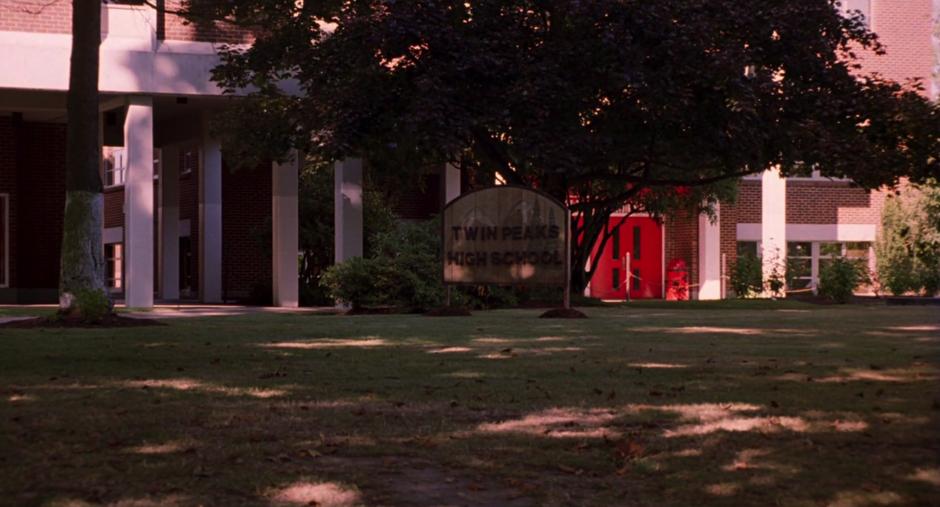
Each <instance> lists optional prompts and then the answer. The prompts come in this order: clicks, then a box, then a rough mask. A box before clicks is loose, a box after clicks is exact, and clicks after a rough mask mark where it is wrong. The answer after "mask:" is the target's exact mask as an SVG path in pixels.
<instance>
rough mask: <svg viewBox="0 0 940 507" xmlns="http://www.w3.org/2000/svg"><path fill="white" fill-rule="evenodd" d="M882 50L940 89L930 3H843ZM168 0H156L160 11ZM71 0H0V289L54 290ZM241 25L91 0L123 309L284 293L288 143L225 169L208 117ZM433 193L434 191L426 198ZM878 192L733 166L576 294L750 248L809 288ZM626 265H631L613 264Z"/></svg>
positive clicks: (343, 182)
mask: <svg viewBox="0 0 940 507" xmlns="http://www.w3.org/2000/svg"><path fill="white" fill-rule="evenodd" d="M847 3H848V4H849V6H850V7H851V8H853V9H860V10H862V11H863V12H865V13H866V14H867V18H868V21H869V23H870V24H871V27H872V29H873V30H874V31H875V32H876V33H878V34H879V36H880V37H881V40H882V42H883V43H884V45H885V47H886V49H887V51H888V54H887V56H884V57H866V60H865V62H864V65H865V68H866V70H869V71H877V72H880V73H881V74H883V75H885V76H887V77H890V78H893V79H897V80H903V79H906V78H921V79H923V81H924V83H925V85H926V89H925V93H926V94H929V96H930V97H931V98H933V99H936V98H937V97H938V93H940V29H938V24H937V22H938V19H940V0H904V1H900V0H851V1H849V2H847ZM177 4H178V1H175V0H167V1H166V2H165V5H166V7H167V8H168V10H169V11H172V10H173V9H174V7H175V6H177ZM70 27H71V2H52V3H49V2H20V1H17V2H12V1H5V0H0V303H45V302H55V301H57V287H58V274H59V249H60V244H61V237H62V225H63V224H62V218H63V209H64V202H65V177H64V175H65V136H66V108H65V103H66V90H67V88H68V75H69V56H70V47H71V36H70V33H69V32H70ZM249 42H250V34H249V33H247V32H245V31H242V30H239V29H237V28H234V27H232V26H230V25H226V24H225V23H222V22H219V23H215V24H213V25H212V26H202V25H198V26H197V25H192V24H186V23H183V21H182V20H181V19H179V18H178V17H177V16H175V15H173V14H169V13H158V12H156V11H154V9H152V8H151V7H149V6H147V5H145V4H143V3H142V2H133V1H130V2H108V3H103V4H102V45H101V71H100V79H99V89H100V113H101V120H102V121H101V139H102V176H103V181H104V184H105V201H104V206H105V210H104V230H103V237H104V249H105V256H106V261H107V276H108V284H109V286H110V287H111V289H112V291H113V293H115V294H116V295H118V297H120V298H122V299H124V300H125V301H126V304H127V305H128V306H133V307H149V306H152V305H153V303H154V301H155V300H165V301H199V302H206V303H216V302H228V301H241V300H245V299H247V298H249V297H250V296H251V294H252V293H253V291H256V290H257V289H258V287H265V288H267V289H266V290H269V291H270V292H271V294H272V298H273V302H274V304H275V305H278V306H288V307H289V306H296V305H297V304H298V276H299V275H298V266H297V264H298V263H297V252H298V199H297V192H298V170H299V161H298V160H297V159H296V158H295V159H294V160H289V161H287V162H285V163H280V164H276V163H275V164H265V165H263V166H260V167H257V168H254V170H251V171H239V172H238V173H237V174H232V173H231V172H230V171H229V170H228V167H227V166H228V161H227V160H226V158H225V156H224V154H223V153H222V150H221V147H220V143H219V141H218V140H217V139H215V138H213V136H212V134H211V132H210V130H209V128H208V125H209V122H210V120H211V119H212V117H213V115H214V114H216V113H217V112H218V111H219V110H220V109H221V108H223V107H224V106H225V103H226V102H227V101H228V100H231V98H229V97H223V96H222V91H221V90H220V89H219V88H218V87H217V86H216V85H215V84H214V83H213V82H212V81H211V79H210V72H211V69H212V68H213V67H214V66H215V65H216V64H217V62H218V55H217V50H218V49H219V46H220V45H221V44H243V43H249ZM362 171H363V165H362V162H361V161H359V160H347V161H343V162H339V163H337V165H336V175H335V176H336V184H335V196H336V200H335V201H336V202H335V222H336V226H337V227H336V247H335V251H336V259H337V260H338V261H341V260H344V259H347V258H350V257H353V256H356V255H361V253H362ZM460 180H461V177H460V172H459V170H457V169H455V168H453V167H446V168H442V169H441V171H440V173H439V174H438V175H436V176H435V180H434V181H435V183H434V185H433V187H429V188H431V191H430V192H429V193H428V192H426V193H425V194H424V195H423V196H420V197H416V198H415V199H414V200H412V201H408V202H406V203H404V206H403V208H402V210H401V211H402V213H403V215H406V216H419V215H422V214H427V213H429V212H433V211H435V210H438V209H440V206H441V204H442V203H443V202H447V201H448V200H450V199H452V198H454V197H456V196H457V195H459V193H460V191H461V183H460ZM427 195H431V196H432V198H430V199H429V198H428V197H427ZM885 198H886V193H885V192H882V191H873V192H867V191H865V190H861V189H858V188H855V187H853V186H852V185H851V183H850V182H848V181H833V180H829V179H825V178H822V177H820V176H818V175H816V176H814V177H807V178H788V179H783V178H780V177H779V176H778V174H777V173H776V172H774V171H772V170H769V171H767V172H765V173H763V174H762V175H757V176H755V177H751V178H745V179H743V180H741V182H740V192H739V197H738V199H737V201H736V202H735V203H733V204H731V203H723V204H721V205H720V207H719V209H718V216H717V220H715V221H712V220H709V219H708V217H705V216H688V217H675V218H671V219H667V220H666V221H664V222H662V223H660V222H657V221H654V220H653V219H651V218H648V217H642V216H637V217H630V218H628V219H627V220H626V221H624V222H623V223H622V224H620V222H621V217H616V216H615V217H613V218H612V220H611V224H612V225H617V224H620V227H619V228H618V229H617V232H616V234H615V236H614V238H613V240H612V241H610V242H609V243H608V245H607V246H606V247H605V251H604V253H603V255H602V256H601V258H602V260H601V261H600V262H601V263H600V264H599V265H598V266H597V275H596V276H595V278H594V280H593V282H592V284H591V285H590V287H589V288H588V291H587V293H588V294H589V295H591V296H594V297H599V298H605V299H624V298H628V297H629V298H663V297H665V296H666V292H667V291H666V286H667V275H668V273H667V272H668V271H670V270H669V269H667V268H668V267H670V266H671V267H676V266H679V265H684V269H685V270H686V271H685V273H686V276H687V278H688V283H689V288H690V291H689V294H688V295H689V296H690V297H692V298H698V299H716V298H721V297H726V295H727V290H726V287H725V285H726V284H725V282H724V280H725V278H724V277H723V276H724V275H725V274H726V271H727V269H728V266H730V265H731V264H733V262H734V261H735V259H736V257H737V255H738V254H739V252H740V253H744V252H754V253H757V252H760V253H762V254H763V257H764V258H765V259H770V258H772V257H773V256H780V257H786V258H788V259H789V260H790V262H789V264H790V266H791V270H792V269H796V270H798V272H791V276H793V277H794V282H793V284H794V285H795V287H793V288H812V287H813V286H814V284H815V283H816V281H817V279H818V273H819V266H820V264H823V263H825V261H826V259H828V258H831V257H832V256H834V255H848V256H854V257H864V258H866V259H868V260H869V262H872V263H873V252H872V248H871V245H872V243H873V241H874V240H875V237H876V234H877V230H878V227H879V223H880V216H881V208H882V205H883V202H884V200H885ZM628 275H629V276H628Z"/></svg>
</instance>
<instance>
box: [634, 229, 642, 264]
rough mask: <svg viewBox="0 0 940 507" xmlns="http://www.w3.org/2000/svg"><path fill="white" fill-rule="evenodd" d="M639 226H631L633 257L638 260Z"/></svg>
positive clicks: (639, 249)
mask: <svg viewBox="0 0 940 507" xmlns="http://www.w3.org/2000/svg"><path fill="white" fill-rule="evenodd" d="M640 237H641V235H640V226H638V225H635V226H633V258H634V259H636V260H640V251H641V250H642V249H641V248H640Z"/></svg>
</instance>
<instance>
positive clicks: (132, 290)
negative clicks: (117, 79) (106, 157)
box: [124, 96, 154, 308]
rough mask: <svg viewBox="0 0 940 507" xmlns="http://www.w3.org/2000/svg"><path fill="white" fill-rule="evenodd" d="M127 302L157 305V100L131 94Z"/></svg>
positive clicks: (126, 218)
mask: <svg viewBox="0 0 940 507" xmlns="http://www.w3.org/2000/svg"><path fill="white" fill-rule="evenodd" d="M124 140H125V142H124V144H125V147H126V149H127V169H126V170H127V174H126V175H125V180H124V208H125V215H124V231H125V234H124V243H125V255H126V261H125V262H126V267H127V273H126V275H127V278H126V279H127V284H126V288H125V299H126V304H127V306H128V307H130V308H151V307H153V211H154V206H153V99H152V98H151V97H147V96H131V97H129V98H128V102H127V117H126V120H125V122H124Z"/></svg>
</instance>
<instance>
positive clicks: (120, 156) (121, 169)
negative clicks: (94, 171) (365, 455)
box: [104, 148, 127, 188]
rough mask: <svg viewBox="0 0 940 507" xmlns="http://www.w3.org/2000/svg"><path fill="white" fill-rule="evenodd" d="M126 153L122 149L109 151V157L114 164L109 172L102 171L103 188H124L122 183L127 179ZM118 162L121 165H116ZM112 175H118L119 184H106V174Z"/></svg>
mask: <svg viewBox="0 0 940 507" xmlns="http://www.w3.org/2000/svg"><path fill="white" fill-rule="evenodd" d="M126 153H127V152H126V151H125V150H124V149H123V148H117V149H114V150H112V151H111V157H113V159H114V164H113V165H112V166H111V167H112V168H111V171H108V170H107V169H105V170H104V183H105V185H104V188H120V187H123V186H124V182H125V181H126V178H127V156H126V155H125V154H126ZM118 161H121V162H122V165H120V166H119V165H118ZM109 172H110V173H111V174H114V175H120V182H119V183H111V184H108V173H109Z"/></svg>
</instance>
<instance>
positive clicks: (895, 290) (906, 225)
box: [875, 182, 940, 296]
mask: <svg viewBox="0 0 940 507" xmlns="http://www.w3.org/2000/svg"><path fill="white" fill-rule="evenodd" d="M881 225H882V227H881V231H880V232H879V234H878V239H877V241H876V242H875V252H876V258H877V262H878V279H879V280H880V281H881V283H882V284H883V286H884V287H886V288H887V289H888V290H889V291H890V292H891V293H892V294H895V295H901V294H905V293H907V292H922V293H924V294H926V295H928V296H933V295H935V294H937V291H938V290H940V186H938V185H937V183H936V182H933V183H931V184H928V185H924V186H922V187H920V188H916V189H908V190H906V193H905V194H902V195H898V196H894V197H891V198H889V199H887V200H886V201H885V206H884V209H883V211H882V216H881Z"/></svg>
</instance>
